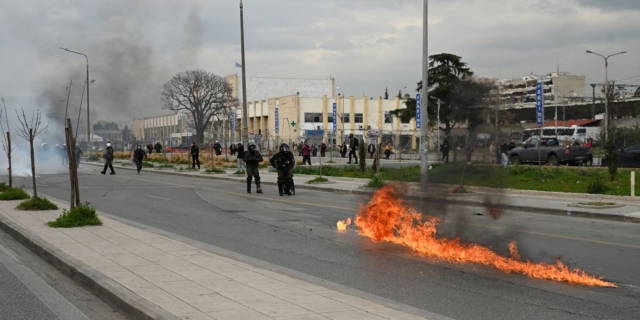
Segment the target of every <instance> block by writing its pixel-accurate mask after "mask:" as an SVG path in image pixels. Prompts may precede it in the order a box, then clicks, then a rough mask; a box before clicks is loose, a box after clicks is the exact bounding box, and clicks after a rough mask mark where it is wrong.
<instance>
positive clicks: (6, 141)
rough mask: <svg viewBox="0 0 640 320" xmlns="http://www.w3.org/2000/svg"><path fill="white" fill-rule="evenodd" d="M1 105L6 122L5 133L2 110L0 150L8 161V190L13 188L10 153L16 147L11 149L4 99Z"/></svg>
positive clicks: (0, 112)
mask: <svg viewBox="0 0 640 320" xmlns="http://www.w3.org/2000/svg"><path fill="white" fill-rule="evenodd" d="M2 105H3V106H4V117H5V121H6V122H7V131H6V132H5V131H4V130H5V129H4V125H2V110H0V129H1V130H2V149H3V150H4V153H5V154H6V155H7V160H9V168H7V171H9V188H12V187H13V173H12V171H11V152H12V151H13V150H15V149H16V148H17V147H18V146H17V145H16V146H15V147H13V148H11V127H9V116H8V115H7V104H6V103H5V102H4V97H2Z"/></svg>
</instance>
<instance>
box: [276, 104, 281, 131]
mask: <svg viewBox="0 0 640 320" xmlns="http://www.w3.org/2000/svg"><path fill="white" fill-rule="evenodd" d="M279 118H280V104H276V134H278V133H280V119H279Z"/></svg>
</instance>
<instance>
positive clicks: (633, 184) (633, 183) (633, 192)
mask: <svg viewBox="0 0 640 320" xmlns="http://www.w3.org/2000/svg"><path fill="white" fill-rule="evenodd" d="M631 196H632V197H635V196H636V172H635V171H631Z"/></svg>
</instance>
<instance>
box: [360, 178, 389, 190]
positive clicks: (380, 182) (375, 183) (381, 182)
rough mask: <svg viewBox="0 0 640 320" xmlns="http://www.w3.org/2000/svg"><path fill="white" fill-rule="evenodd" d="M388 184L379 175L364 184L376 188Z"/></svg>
mask: <svg viewBox="0 0 640 320" xmlns="http://www.w3.org/2000/svg"><path fill="white" fill-rule="evenodd" d="M385 185H386V183H385V182H384V180H382V179H380V178H378V177H373V179H371V180H370V181H369V182H367V184H365V185H364V186H365V187H367V188H375V189H379V188H382V187H384V186H385Z"/></svg>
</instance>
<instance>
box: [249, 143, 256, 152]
mask: <svg viewBox="0 0 640 320" xmlns="http://www.w3.org/2000/svg"><path fill="white" fill-rule="evenodd" d="M255 149H256V144H255V143H253V142H250V143H249V150H251V151H253V150H255Z"/></svg>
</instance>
